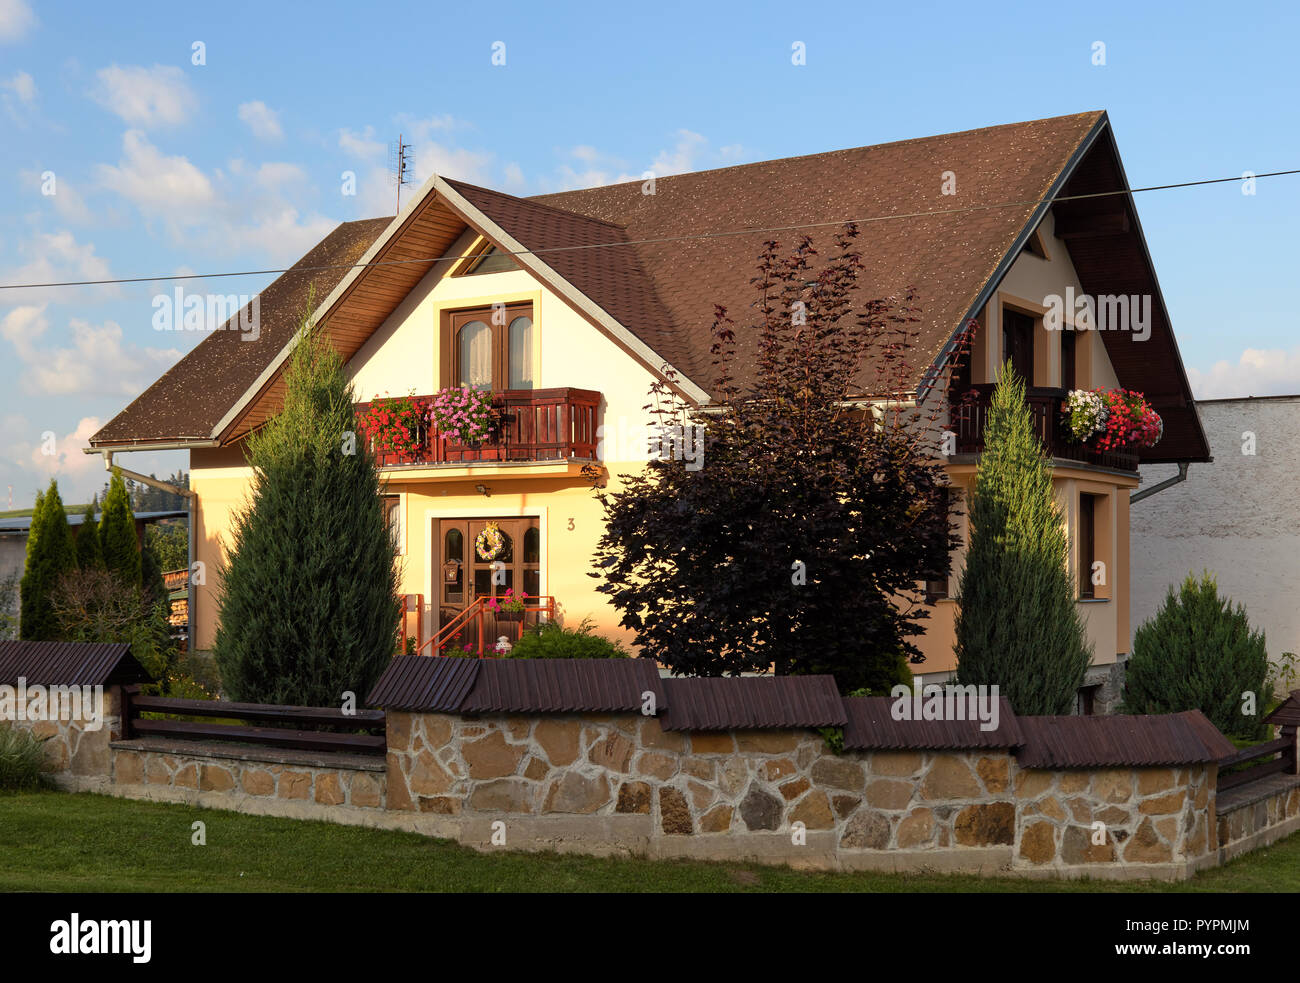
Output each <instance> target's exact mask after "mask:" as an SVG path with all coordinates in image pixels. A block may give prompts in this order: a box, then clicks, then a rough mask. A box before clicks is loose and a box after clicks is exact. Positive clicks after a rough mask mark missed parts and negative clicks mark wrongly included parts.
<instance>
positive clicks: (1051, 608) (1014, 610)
mask: <svg viewBox="0 0 1300 983" xmlns="http://www.w3.org/2000/svg"><path fill="white" fill-rule="evenodd" d="M968 511H969V515H970V545H969V548H968V549H967V552H966V566H965V569H964V570H963V571H962V574H961V578H960V580H959V584H958V591H957V602H958V613H957V618H956V645H955V649H956V653H957V660H958V661H957V681H958V682H959V683H960V684H962V685H970V684H974V685H985V686H989V685H993V684H995V683H996V684H997V686H998V688H999V693H1000V695H1002V696H1006V697H1007V698H1008V699H1009V700H1010V701H1011V706H1012V708H1013V709H1014V710H1015V712H1016V713H1018V714H1025V715H1031V716H1032V715H1044V714H1062V713H1069V712H1070V711H1071V709H1072V708H1073V705H1074V700H1075V694H1076V693H1077V691H1078V689H1079V687H1080V686H1081V685H1083V678H1084V673H1085V672H1086V671H1087V668H1088V664H1089V662H1090V661H1091V659H1092V650H1091V646H1090V645H1089V643H1088V640H1087V632H1086V630H1085V628H1084V624H1083V620H1082V618H1081V617H1080V615H1079V613H1078V609H1077V608H1076V607H1075V588H1074V582H1073V578H1072V577H1071V576H1070V572H1069V568H1068V566H1067V559H1068V556H1069V543H1068V540H1067V538H1066V533H1065V528H1064V525H1063V523H1062V520H1061V514H1060V509H1059V508H1058V507H1057V504H1056V499H1055V497H1054V495H1053V493H1052V465H1051V461H1050V460H1049V459H1048V457H1047V455H1046V454H1045V453H1044V451H1043V447H1042V444H1041V442H1040V441H1039V439H1038V435H1037V434H1036V433H1035V432H1034V427H1033V419H1032V417H1031V415H1030V410H1029V405H1028V404H1027V403H1026V402H1025V387H1024V383H1023V382H1022V381H1021V380H1020V379H1018V378H1017V377H1016V375H1015V373H1014V372H1013V371H1012V369H1011V365H1010V363H1007V364H1006V365H1005V366H1003V369H1002V374H1001V376H1000V378H999V381H998V384H997V386H996V387H995V388H994V390H993V397H992V401H991V405H990V407H989V414H988V423H987V426H986V428H985V431H984V451H983V453H982V454H981V455H980V460H979V469H978V471H977V473H976V476H975V490H974V493H973V494H972V495H971V499H970V503H969V510H968Z"/></svg>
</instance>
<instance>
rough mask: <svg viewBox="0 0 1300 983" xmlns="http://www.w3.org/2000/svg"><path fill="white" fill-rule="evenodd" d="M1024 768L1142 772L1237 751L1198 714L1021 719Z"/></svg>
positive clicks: (1020, 759)
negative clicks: (1138, 770) (1102, 769)
mask: <svg viewBox="0 0 1300 983" xmlns="http://www.w3.org/2000/svg"><path fill="white" fill-rule="evenodd" d="M1019 721H1020V729H1021V732H1022V733H1023V734H1024V736H1025V744H1024V747H1022V748H1021V749H1020V750H1019V751H1018V752H1017V753H1016V760H1017V762H1018V763H1019V764H1020V767H1022V768H1118V767H1130V768H1143V767H1158V766H1163V765H1192V764H1204V763H1206V762H1209V761H1218V760H1219V759H1220V758H1223V757H1226V756H1227V755H1229V754H1232V753H1233V752H1234V751H1236V748H1235V747H1233V744H1232V742H1231V741H1229V740H1228V739H1227V738H1226V737H1224V736H1223V735H1222V734H1220V733H1219V731H1218V728H1216V727H1215V726H1214V724H1212V723H1210V721H1209V720H1208V719H1207V718H1206V716H1205V714H1203V713H1201V711H1200V710H1186V711H1184V712H1182V713H1169V714H1160V715H1152V716H1134V717H1122V716H1115V717H1021V718H1019Z"/></svg>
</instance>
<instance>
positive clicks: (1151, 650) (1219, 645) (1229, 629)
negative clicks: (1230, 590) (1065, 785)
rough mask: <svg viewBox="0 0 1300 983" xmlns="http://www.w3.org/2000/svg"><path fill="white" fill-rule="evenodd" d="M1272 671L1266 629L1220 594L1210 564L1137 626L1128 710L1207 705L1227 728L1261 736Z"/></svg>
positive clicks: (1127, 680) (1127, 681)
mask: <svg viewBox="0 0 1300 983" xmlns="http://www.w3.org/2000/svg"><path fill="white" fill-rule="evenodd" d="M1267 676H1268V649H1267V646H1266V645H1265V641H1264V633H1263V632H1257V631H1252V630H1251V627H1250V620H1249V619H1248V618H1247V617H1246V609H1245V608H1244V607H1242V606H1241V605H1240V604H1238V605H1237V606H1236V607H1233V605H1232V602H1231V600H1230V599H1228V598H1225V597H1222V596H1220V594H1219V586H1218V584H1217V583H1216V581H1215V579H1214V577H1213V576H1211V574H1210V573H1209V572H1208V571H1205V572H1204V573H1203V575H1202V576H1201V577H1200V579H1197V578H1196V577H1194V576H1192V575H1191V574H1188V576H1187V579H1186V580H1184V581H1183V582H1182V584H1181V585H1180V586H1179V588H1178V590H1177V591H1176V592H1175V590H1174V588H1173V587H1170V588H1169V592H1168V593H1167V594H1166V595H1165V601H1164V604H1162V605H1161V606H1160V610H1159V611H1157V612H1156V614H1155V616H1154V617H1153V618H1151V619H1150V620H1149V621H1146V622H1144V623H1143V624H1142V626H1141V627H1140V628H1138V630H1137V631H1136V632H1135V633H1134V634H1133V658H1132V659H1131V660H1130V661H1129V664H1128V668H1127V672H1126V675H1125V681H1124V704H1123V708H1124V712H1125V713H1179V712H1181V711H1183V710H1200V711H1201V712H1202V713H1204V714H1205V715H1206V716H1207V717H1209V718H1210V721H1211V722H1212V723H1213V724H1214V726H1215V727H1218V728H1219V730H1221V731H1223V732H1224V733H1225V734H1231V735H1233V736H1236V737H1242V738H1248V739H1253V738H1258V737H1262V736H1263V734H1264V726H1263V724H1262V722H1261V721H1262V719H1263V716H1264V706H1265V704H1266V703H1267V702H1268V697H1269V694H1267V693H1266V692H1265V680H1266V678H1267ZM1246 694H1253V698H1247V697H1246ZM1245 709H1253V710H1254V713H1253V714H1247V713H1243V710H1245Z"/></svg>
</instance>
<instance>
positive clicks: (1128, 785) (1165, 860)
mask: <svg viewBox="0 0 1300 983" xmlns="http://www.w3.org/2000/svg"><path fill="white" fill-rule="evenodd" d="M1217 773H1218V769H1217V768H1216V766H1214V765H1208V766H1205V765H1203V766H1198V767H1194V768H1114V769H1099V770H1073V769H1071V770H1068V771H1039V770H1029V769H1025V770H1020V769H1017V772H1016V778H1015V784H1016V802H1017V805H1018V812H1017V823H1016V861H1015V864H1016V866H1017V867H1025V868H1031V869H1032V868H1055V869H1058V870H1062V871H1065V870H1067V869H1069V870H1076V871H1078V870H1083V869H1087V870H1088V871H1089V872H1091V873H1096V872H1099V871H1100V870H1101V869H1103V868H1106V867H1115V866H1121V867H1123V866H1129V867H1131V866H1135V865H1137V866H1140V865H1163V866H1165V867H1172V866H1173V865H1183V866H1190V867H1191V868H1192V869H1195V868H1198V867H1200V866H1204V863H1203V860H1204V858H1205V857H1207V856H1208V855H1209V854H1210V853H1211V852H1212V851H1213V850H1214V849H1215V848H1216V845H1217V844H1216V842H1215V829H1216V828H1215V823H1214V808H1215V802H1214V798H1215V795H1214V786H1215V782H1216V780H1217ZM1094 823H1101V824H1102V826H1101V828H1096V827H1094V825H1093V824H1094ZM1099 841H1100V842H1099Z"/></svg>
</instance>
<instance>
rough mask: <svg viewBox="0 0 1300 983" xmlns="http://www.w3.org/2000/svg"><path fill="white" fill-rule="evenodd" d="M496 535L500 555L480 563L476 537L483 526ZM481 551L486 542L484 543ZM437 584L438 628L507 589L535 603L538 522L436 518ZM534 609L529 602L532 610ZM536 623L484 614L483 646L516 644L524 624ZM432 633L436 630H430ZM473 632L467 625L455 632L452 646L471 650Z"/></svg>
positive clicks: (514, 616) (538, 564)
mask: <svg viewBox="0 0 1300 983" xmlns="http://www.w3.org/2000/svg"><path fill="white" fill-rule="evenodd" d="M493 523H494V524H495V525H496V527H497V528H498V529H499V530H500V531H501V534H502V537H503V543H502V546H501V549H500V552H499V553H497V554H495V555H492V553H491V551H490V550H486V552H488V556H487V557H486V558H485V557H484V556H483V552H485V551H481V550H479V549H478V548H477V546H476V543H477V541H478V539H479V536H480V535H481V534H483V533H484V531H485V530H486V529H487V528H488V525H489V524H493ZM484 545H485V547H486V543H485V544H484ZM435 571H436V574H437V577H438V579H439V595H438V626H437V627H439V628H440V627H441V626H442V625H445V624H447V623H449V622H450V621H451V620H452V619H454V618H455V617H456V616H457V615H458V614H460V613H461V612H462V611H464V610H465V608H467V607H469V606H470V605H472V604H473V603H474V602H475V600H476V599H478V598H480V597H496V598H502V597H504V596H505V593H506V591H507V589H509V590H511V591H512V592H513V593H514V594H515V595H518V594H519V593H520V592H521V591H522V592H523V593H524V594H526V595H527V596H528V597H529V598H531V599H535V598H536V597H537V596H538V594H539V592H540V589H541V529H540V526H539V523H538V520H537V519H535V518H531V517H521V516H514V517H508V518H501V519H440V520H439V522H438V545H437V567H436V568H435ZM533 606H535V601H534V605H533ZM535 620H536V616H535V615H533V614H527V613H525V614H523V615H520V614H511V613H509V612H500V613H495V612H489V613H488V615H487V616H486V617H485V618H484V626H483V630H484V635H485V638H486V644H487V647H488V648H490V647H491V646H492V645H495V644H496V640H497V639H498V638H499V637H501V636H502V635H505V636H506V637H507V638H509V639H510V640H511V641H512V642H513V641H516V640H518V638H519V633H520V631H521V630H522V627H523V625H524V624H525V623H532V622H534V621H535ZM435 630H436V628H435ZM477 643H478V627H477V624H476V623H474V622H470V623H468V624H467V625H466V626H465V628H464V630H462V631H461V632H459V633H458V635H457V641H456V642H455V645H456V647H458V648H459V647H460V646H461V645H467V644H472V645H475V646H477Z"/></svg>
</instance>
